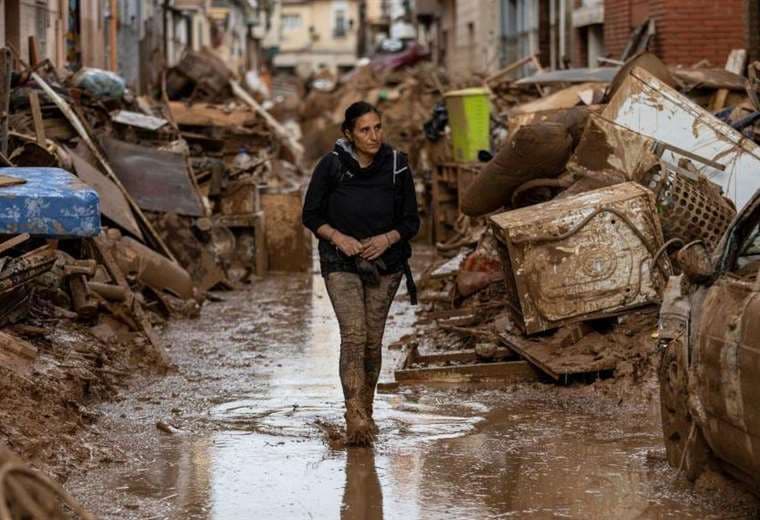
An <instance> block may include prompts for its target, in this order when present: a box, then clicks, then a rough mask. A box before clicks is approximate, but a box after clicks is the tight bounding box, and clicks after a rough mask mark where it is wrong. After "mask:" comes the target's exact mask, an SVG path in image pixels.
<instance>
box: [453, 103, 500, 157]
mask: <svg viewBox="0 0 760 520" xmlns="http://www.w3.org/2000/svg"><path fill="white" fill-rule="evenodd" d="M488 94H489V92H488V90H486V89H484V88H468V89H464V90H455V91H452V92H447V93H446V94H444V96H443V97H444V99H445V100H446V110H447V111H448V113H449V126H450V127H451V140H452V143H453V146H454V160H456V161H458V162H470V161H477V160H478V151H480V150H489V151H490V150H491V139H490V137H491V102H490V101H489V99H488Z"/></svg>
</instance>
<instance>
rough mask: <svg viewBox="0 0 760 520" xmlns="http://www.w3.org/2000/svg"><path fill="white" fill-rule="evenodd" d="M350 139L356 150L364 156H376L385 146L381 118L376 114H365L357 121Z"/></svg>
mask: <svg viewBox="0 0 760 520" xmlns="http://www.w3.org/2000/svg"><path fill="white" fill-rule="evenodd" d="M349 138H350V140H351V142H352V143H353V145H354V148H355V149H356V150H357V151H358V152H360V153H362V154H364V155H370V156H372V155H375V154H376V153H377V152H378V150H380V145H381V144H383V125H382V123H381V122H380V116H378V115H377V114H375V113H374V112H369V113H367V114H364V115H363V116H361V117H360V118H359V119H357V120H356V124H354V129H353V130H351V132H350V135H349Z"/></svg>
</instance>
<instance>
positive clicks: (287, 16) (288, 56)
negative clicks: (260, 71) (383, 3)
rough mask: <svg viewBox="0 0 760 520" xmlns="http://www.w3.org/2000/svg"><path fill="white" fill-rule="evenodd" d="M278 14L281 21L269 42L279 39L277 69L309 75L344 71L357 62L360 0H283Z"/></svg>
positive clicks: (275, 26)
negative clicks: (326, 70)
mask: <svg viewBox="0 0 760 520" xmlns="http://www.w3.org/2000/svg"><path fill="white" fill-rule="evenodd" d="M275 13H276V14H279V20H278V21H277V22H276V23H274V24H272V28H271V31H272V32H274V33H275V34H274V35H271V36H269V37H268V38H267V42H272V41H274V42H276V45H277V48H276V51H275V53H274V54H275V56H274V61H273V62H274V66H275V68H276V69H279V70H287V71H291V72H295V73H298V74H299V75H302V76H308V75H309V74H311V73H313V72H316V71H318V70H320V69H321V68H327V69H329V70H331V71H333V72H344V71H347V70H350V69H352V68H353V67H354V66H355V65H356V62H357V59H358V44H359V25H360V18H359V2H358V1H357V0H311V1H308V0H281V3H280V5H279V9H277V10H275Z"/></svg>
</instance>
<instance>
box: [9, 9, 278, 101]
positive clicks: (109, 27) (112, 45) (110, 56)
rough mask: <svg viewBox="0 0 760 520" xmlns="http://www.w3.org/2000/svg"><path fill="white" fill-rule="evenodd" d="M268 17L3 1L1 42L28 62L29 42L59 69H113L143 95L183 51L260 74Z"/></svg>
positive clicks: (260, 12) (264, 13) (247, 12)
mask: <svg viewBox="0 0 760 520" xmlns="http://www.w3.org/2000/svg"><path fill="white" fill-rule="evenodd" d="M212 2H213V3H212ZM269 12H270V10H269V0H67V1H66V2H63V1H61V0H38V1H37V2H30V1H28V0H0V43H3V44H6V45H9V46H11V47H12V48H13V49H15V50H16V51H17V52H18V54H19V57H20V58H21V59H23V60H24V61H28V59H29V56H30V53H29V41H30V40H29V37H30V36H34V40H35V42H36V46H37V49H38V53H39V59H40V60H43V59H46V58H47V59H49V60H50V62H51V63H52V64H53V65H54V66H55V67H56V68H59V69H63V68H68V69H70V70H72V71H76V70H78V69H79V68H81V67H95V68H100V69H106V70H113V71H116V72H118V73H119V74H120V75H122V76H123V77H124V78H125V79H126V81H127V84H128V85H130V86H131V87H132V88H133V89H135V90H136V91H137V92H147V91H148V90H149V89H150V88H152V87H153V86H155V85H156V84H157V81H158V79H159V76H160V73H161V70H162V68H163V66H164V65H169V66H171V65H174V64H176V63H177V62H178V61H179V60H180V59H181V57H182V53H183V52H185V50H187V49H193V50H200V49H201V48H203V47H208V48H211V49H212V50H214V51H215V52H217V54H219V56H220V57H222V59H224V60H225V61H226V62H227V63H228V65H229V66H230V67H231V68H233V69H235V70H240V71H245V70H250V69H252V68H253V69H255V68H258V67H259V66H260V64H261V61H262V60H261V45H260V41H261V38H263V36H264V33H265V26H266V24H267V20H268V14H269Z"/></svg>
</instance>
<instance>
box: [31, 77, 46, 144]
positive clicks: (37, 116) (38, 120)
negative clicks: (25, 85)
mask: <svg viewBox="0 0 760 520" xmlns="http://www.w3.org/2000/svg"><path fill="white" fill-rule="evenodd" d="M29 106H30V107H31V108H32V122H33V124H34V135H35V137H36V139H37V144H38V145H40V146H41V147H43V148H46V145H47V139H45V124H44V123H43V122H42V109H41V108H40V96H39V94H38V93H37V91H36V90H30V91H29Z"/></svg>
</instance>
